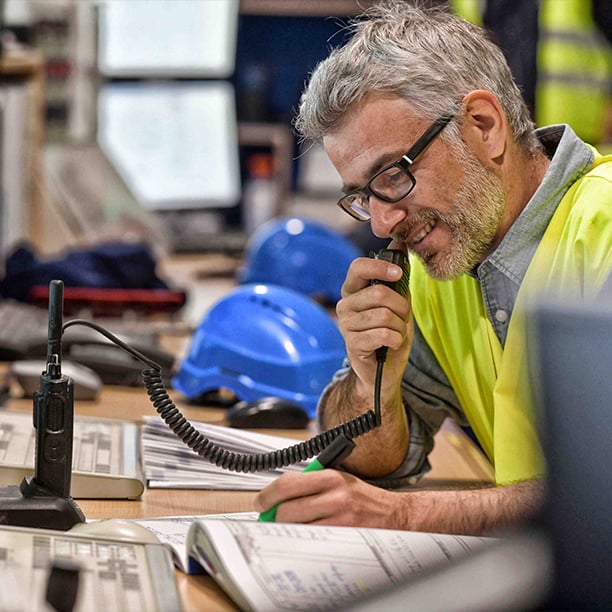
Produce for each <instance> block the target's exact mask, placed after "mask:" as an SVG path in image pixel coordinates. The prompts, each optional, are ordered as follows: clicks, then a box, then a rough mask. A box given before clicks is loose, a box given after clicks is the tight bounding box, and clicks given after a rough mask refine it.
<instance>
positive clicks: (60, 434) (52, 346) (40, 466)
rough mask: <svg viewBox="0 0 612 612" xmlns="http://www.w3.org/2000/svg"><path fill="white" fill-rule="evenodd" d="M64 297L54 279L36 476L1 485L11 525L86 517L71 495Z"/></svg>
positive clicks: (62, 524)
mask: <svg viewBox="0 0 612 612" xmlns="http://www.w3.org/2000/svg"><path fill="white" fill-rule="evenodd" d="M63 303H64V284H63V283H62V281H51V284H50V287H49V333H48V348H47V364H46V369H45V371H43V372H42V373H41V375H40V390H39V391H37V392H35V393H34V427H35V428H36V458H35V468H34V477H29V476H28V477H26V478H24V479H23V481H22V482H21V485H20V486H19V487H17V486H10V487H1V488H0V523H2V524H5V525H18V526H22V527H45V528H47V529H60V530H67V529H70V528H71V527H72V526H73V525H75V524H76V523H81V522H84V521H85V516H84V514H83V512H82V511H81V509H80V508H79V506H78V505H77V504H76V502H75V501H74V500H73V499H72V498H71V497H70V482H71V477H72V447H73V424H74V387H73V383H72V380H71V379H70V378H68V377H67V376H64V375H63V374H62V367H61V361H62V333H63V317H62V310H63Z"/></svg>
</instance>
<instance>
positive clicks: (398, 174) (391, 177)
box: [376, 167, 406, 189]
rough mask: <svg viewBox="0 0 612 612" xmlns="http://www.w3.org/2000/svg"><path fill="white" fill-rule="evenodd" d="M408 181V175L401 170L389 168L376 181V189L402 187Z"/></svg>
mask: <svg viewBox="0 0 612 612" xmlns="http://www.w3.org/2000/svg"><path fill="white" fill-rule="evenodd" d="M405 181H406V174H405V173H404V172H402V171H401V170H400V169H399V168H395V167H393V168H389V169H388V170H387V171H386V172H383V173H382V174H381V175H380V176H379V177H378V178H377V179H376V188H378V189H385V188H389V187H396V186H397V185H402V184H403V183H404V182H405Z"/></svg>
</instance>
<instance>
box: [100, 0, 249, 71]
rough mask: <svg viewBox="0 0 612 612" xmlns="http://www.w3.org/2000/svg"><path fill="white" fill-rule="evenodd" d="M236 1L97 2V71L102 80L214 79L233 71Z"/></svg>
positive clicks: (131, 0)
mask: <svg viewBox="0 0 612 612" xmlns="http://www.w3.org/2000/svg"><path fill="white" fill-rule="evenodd" d="M238 9H239V2H238V1H237V0H155V2H151V0H129V1H127V2H126V1H122V2H118V1H116V0H112V1H111V0H102V2H101V3H100V8H99V17H98V70H99V72H100V74H101V75H102V76H103V77H106V78H115V77H121V78H126V77H128V78H143V77H144V78H151V77H162V78H168V77H178V78H185V77H190V78H207V79H210V78H215V79H226V78H228V77H230V76H231V75H232V73H233V71H234V64H235V58H236V36H237V27H238Z"/></svg>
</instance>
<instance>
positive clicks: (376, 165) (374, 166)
mask: <svg viewBox="0 0 612 612" xmlns="http://www.w3.org/2000/svg"><path fill="white" fill-rule="evenodd" d="M399 159H401V154H400V155H397V154H393V155H390V154H389V153H388V152H387V153H381V154H380V155H379V156H378V157H377V158H376V159H375V160H374V161H373V162H372V163H371V164H370V165H369V166H368V170H367V176H368V178H367V179H366V180H365V181H364V182H363V183H361V184H359V185H347V184H345V183H343V184H342V192H343V193H349V192H351V191H354V190H355V189H361V187H363V186H364V185H365V184H366V183H367V182H368V181H369V180H370V179H371V178H372V177H373V176H374V175H375V174H376V173H377V172H380V170H382V169H383V168H384V167H385V166H389V165H391V164H394V163H395V162H397V161H398V160H399Z"/></svg>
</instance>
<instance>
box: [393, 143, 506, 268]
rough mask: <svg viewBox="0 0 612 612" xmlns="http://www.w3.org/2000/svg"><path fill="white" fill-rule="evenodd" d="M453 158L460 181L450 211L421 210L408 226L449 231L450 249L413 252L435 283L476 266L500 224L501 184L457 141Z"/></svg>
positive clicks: (401, 237)
mask: <svg viewBox="0 0 612 612" xmlns="http://www.w3.org/2000/svg"><path fill="white" fill-rule="evenodd" d="M459 149H460V150H459V151H458V152H457V158H458V160H459V162H460V163H461V165H462V167H463V171H464V178H463V183H462V185H461V187H460V188H459V190H458V192H457V194H456V196H455V200H454V202H453V207H452V211H451V212H449V213H443V212H440V211H438V210H436V209H433V208H424V209H422V210H421V211H420V213H419V215H418V218H417V219H414V220H411V223H410V226H411V227H417V225H420V224H422V223H424V222H428V221H430V222H440V221H441V222H442V223H444V224H445V225H446V226H447V227H448V229H449V232H450V235H451V242H450V246H449V247H448V248H447V249H446V250H444V251H440V250H433V249H430V250H429V249H427V248H423V249H415V250H414V253H415V254H416V255H417V256H418V257H419V259H421V261H422V262H423V264H424V266H425V269H426V270H427V273H428V274H429V275H430V276H431V277H432V278H434V279H436V280H450V279H453V278H457V277H459V276H461V275H462V274H465V273H466V272H469V271H470V270H472V269H473V268H474V266H476V264H478V263H480V262H481V261H482V260H483V259H484V257H485V255H486V254H487V252H488V251H489V250H490V248H491V245H492V244H493V241H494V239H495V234H496V232H497V229H498V227H499V224H500V222H501V219H502V216H503V213H504V205H505V196H504V191H503V186H502V182H501V180H500V179H499V177H497V176H496V175H495V174H494V173H493V171H492V170H490V169H488V168H486V167H485V166H483V165H482V164H481V163H480V161H479V160H478V159H477V158H476V156H475V155H474V154H473V153H472V152H471V151H469V149H468V147H467V146H466V145H465V143H463V142H461V147H460V148H459ZM409 234H410V232H409V231H401V232H399V234H397V235H396V236H394V240H397V241H400V242H405V237H406V236H408V235H409Z"/></svg>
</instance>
